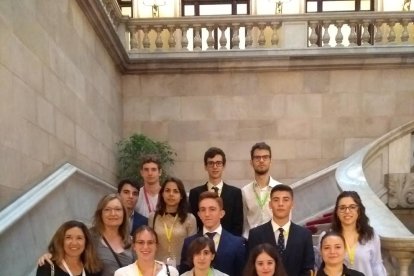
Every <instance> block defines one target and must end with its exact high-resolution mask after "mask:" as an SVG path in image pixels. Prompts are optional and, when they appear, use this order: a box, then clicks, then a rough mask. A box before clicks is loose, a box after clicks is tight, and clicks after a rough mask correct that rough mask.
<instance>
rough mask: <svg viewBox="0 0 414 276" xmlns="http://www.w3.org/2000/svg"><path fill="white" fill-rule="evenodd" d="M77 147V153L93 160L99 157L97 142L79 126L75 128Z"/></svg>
mask: <svg viewBox="0 0 414 276" xmlns="http://www.w3.org/2000/svg"><path fill="white" fill-rule="evenodd" d="M75 146H76V149H77V151H79V152H80V153H81V154H83V155H85V156H86V157H87V158H89V159H91V160H94V159H93V158H94V157H95V156H97V141H96V140H95V139H94V138H93V137H92V136H91V135H90V134H89V133H88V132H87V131H85V130H84V129H82V128H81V127H79V126H77V125H76V126H75Z"/></svg>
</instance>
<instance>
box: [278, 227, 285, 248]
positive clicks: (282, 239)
mask: <svg viewBox="0 0 414 276" xmlns="http://www.w3.org/2000/svg"><path fill="white" fill-rule="evenodd" d="M278 230H279V238H278V240H277V246H278V247H279V252H280V254H283V251H284V250H285V236H284V235H283V231H284V230H283V228H282V227H281V228H279V229H278Z"/></svg>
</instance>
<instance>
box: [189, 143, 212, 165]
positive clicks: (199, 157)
mask: <svg viewBox="0 0 414 276" xmlns="http://www.w3.org/2000/svg"><path fill="white" fill-rule="evenodd" d="M210 147H212V145H211V144H210V142H209V141H189V142H185V143H184V157H183V158H184V160H189V161H192V162H193V163H194V164H195V165H198V166H200V167H202V168H204V161H203V159H204V153H205V152H206V150H207V149H208V148H210Z"/></svg>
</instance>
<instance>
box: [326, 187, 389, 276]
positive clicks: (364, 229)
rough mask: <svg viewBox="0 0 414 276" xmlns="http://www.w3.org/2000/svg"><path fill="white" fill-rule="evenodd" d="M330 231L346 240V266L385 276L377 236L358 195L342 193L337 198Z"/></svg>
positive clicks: (347, 192) (355, 193)
mask: <svg viewBox="0 0 414 276" xmlns="http://www.w3.org/2000/svg"><path fill="white" fill-rule="evenodd" d="M332 230H333V231H335V232H338V233H340V234H342V236H343V237H344V239H345V249H346V257H345V265H346V266H347V267H349V268H352V269H354V270H357V271H360V272H362V273H364V274H365V276H386V275H387V273H386V271H385V268H384V265H383V263H382V257H381V245H380V239H379V236H378V235H377V234H376V233H375V232H374V229H373V228H372V227H371V226H370V225H369V219H368V217H367V215H366V214H365V207H364V205H363V204H362V201H361V198H360V197H359V195H358V193H357V192H354V191H344V192H342V193H341V194H339V196H338V198H337V199H336V204H335V210H334V214H333V218H332Z"/></svg>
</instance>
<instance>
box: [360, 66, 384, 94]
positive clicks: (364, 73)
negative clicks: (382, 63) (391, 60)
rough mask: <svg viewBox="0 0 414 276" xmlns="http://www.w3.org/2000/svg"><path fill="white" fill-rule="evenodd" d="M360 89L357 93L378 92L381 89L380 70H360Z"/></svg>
mask: <svg viewBox="0 0 414 276" xmlns="http://www.w3.org/2000/svg"><path fill="white" fill-rule="evenodd" d="M358 74H359V75H360V79H361V82H360V91H357V92H358V93H361V92H363V93H378V92H382V91H383V79H382V78H383V76H382V72H381V70H360V71H358Z"/></svg>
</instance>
